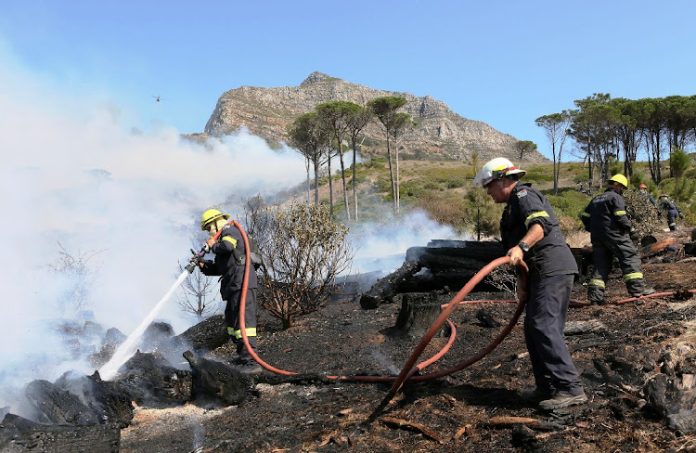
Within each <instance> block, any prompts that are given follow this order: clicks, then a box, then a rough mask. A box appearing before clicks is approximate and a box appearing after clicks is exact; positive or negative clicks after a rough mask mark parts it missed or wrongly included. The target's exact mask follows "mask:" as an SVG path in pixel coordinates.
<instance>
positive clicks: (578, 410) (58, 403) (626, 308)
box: [0, 233, 696, 452]
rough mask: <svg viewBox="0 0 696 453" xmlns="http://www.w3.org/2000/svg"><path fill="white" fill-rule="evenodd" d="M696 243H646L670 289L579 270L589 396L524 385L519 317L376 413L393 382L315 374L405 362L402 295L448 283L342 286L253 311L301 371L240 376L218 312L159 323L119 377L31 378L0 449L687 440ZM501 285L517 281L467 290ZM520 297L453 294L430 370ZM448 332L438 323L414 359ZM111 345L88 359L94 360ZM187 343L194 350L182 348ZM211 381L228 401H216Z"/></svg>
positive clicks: (579, 444)
mask: <svg viewBox="0 0 696 453" xmlns="http://www.w3.org/2000/svg"><path fill="white" fill-rule="evenodd" d="M689 244H690V245H689ZM685 245H686V246H685ZM693 245H694V242H693V238H689V237H688V236H687V235H686V234H685V233H667V234H662V235H658V236H657V237H655V238H654V241H652V242H651V243H650V244H649V245H648V246H646V248H644V264H643V271H644V273H645V275H646V278H647V280H648V283H650V284H651V285H653V286H654V287H655V288H656V290H657V291H658V292H664V291H679V294H678V295H676V296H675V295H668V296H664V297H660V298H647V299H642V300H639V301H636V302H629V303H625V304H621V305H615V304H608V305H604V306H596V305H595V306H591V305H587V304H586V302H587V301H586V296H585V288H584V286H583V282H584V281H585V280H586V279H587V276H583V277H581V278H580V279H579V280H578V282H577V283H576V286H575V289H574V293H573V296H572V298H573V302H574V303H573V305H574V307H573V308H571V309H570V312H569V315H568V325H567V329H566V330H567V342H568V345H569V348H570V350H571V352H572V355H573V358H574V360H575V363H576V365H577V367H578V368H579V370H580V371H581V374H582V379H583V383H584V385H585V388H586V392H587V393H588V396H589V398H590V401H589V403H588V404H586V405H584V406H578V407H572V408H569V409H565V410H561V411H557V412H553V413H547V412H542V411H539V410H538V409H536V408H535V407H534V406H532V405H530V404H527V403H525V402H524V401H523V400H522V399H520V398H519V397H518V396H517V394H516V391H517V390H519V389H523V388H526V387H529V386H530V385H532V382H533V380H532V376H531V366H530V364H529V359H528V356H527V353H526V347H525V345H524V339H523V334H522V330H521V322H519V323H518V325H517V326H516V327H515V329H514V330H513V331H512V333H511V334H510V336H509V337H507V338H506V339H505V340H504V341H503V343H502V344H501V345H500V346H499V347H498V348H497V349H495V350H494V351H493V352H492V353H491V354H489V355H487V356H486V357H484V358H483V359H482V360H481V361H480V362H478V363H476V364H474V365H473V366H471V367H469V368H467V369H465V370H463V371H461V372H458V373H455V374H453V375H450V376H448V377H446V378H442V379H438V380H433V381H429V382H424V383H419V384H409V385H407V386H406V387H405V389H404V392H403V393H401V394H399V395H398V396H397V397H396V398H394V400H393V401H392V402H391V403H390V404H389V405H387V406H386V407H385V408H384V409H383V410H382V411H380V412H379V413H376V412H375V409H376V408H377V407H378V406H379V405H380V402H381V401H382V400H383V398H384V396H385V394H386V392H387V390H388V386H387V385H385V384H364V383H348V382H337V381H327V380H326V379H320V378H317V377H316V376H317V375H334V374H335V375H351V374H378V375H394V374H396V373H398V371H399V370H400V368H401V367H402V364H403V363H404V362H405V361H406V359H407V357H408V356H409V354H410V353H411V351H412V350H413V349H414V347H415V346H416V344H417V343H418V341H419V340H420V335H419V334H418V335H412V336H411V335H409V334H408V332H406V333H405V332H404V331H403V330H402V331H399V330H398V329H394V326H395V324H396V322H397V317H398V314H399V311H400V309H401V308H402V303H401V302H402V301H404V300H406V299H409V300H413V299H418V297H421V298H423V299H424V300H427V302H428V303H431V304H432V303H433V302H434V306H435V307H438V306H439V304H441V303H446V302H448V301H449V300H450V299H451V298H452V297H453V296H454V293H452V292H446V291H442V290H436V291H432V292H429V293H420V296H418V295H416V293H410V294H409V297H408V298H406V297H404V294H400V295H397V296H396V297H392V298H390V299H393V302H392V303H383V304H381V305H378V306H377V308H374V309H363V308H361V304H360V303H359V301H358V297H356V296H355V295H344V296H345V297H343V298H340V299H339V300H335V301H333V302H330V303H329V304H328V305H327V306H326V307H324V308H322V309H321V310H319V311H318V312H315V313H313V314H311V315H308V316H305V317H302V318H299V319H298V320H297V322H296V323H295V325H294V326H293V327H292V328H290V329H287V330H281V329H280V325H279V323H278V322H277V321H276V320H274V319H272V318H270V317H268V315H267V314H265V313H264V312H262V315H261V317H260V320H259V321H260V323H259V324H260V325H259V335H260V339H259V349H258V352H259V354H260V355H261V357H262V358H263V359H264V360H266V361H267V362H269V363H270V364H272V365H274V366H276V367H279V368H283V369H287V370H291V371H297V372H300V373H305V374H308V375H310V376H306V377H305V376H303V377H301V378H285V377H278V376H276V375H272V374H270V373H265V372H264V373H263V374H262V375H260V376H259V377H258V378H257V380H256V381H255V382H249V379H248V376H241V375H239V372H238V371H237V370H236V369H234V368H232V367H229V366H226V365H225V366H220V365H219V363H220V362H227V361H228V360H229V359H230V358H232V357H233V347H232V346H231V345H230V344H223V343H224V341H225V336H224V331H223V330H222V328H221V327H222V326H221V319H220V317H213V318H209V319H208V320H206V321H204V322H202V323H201V324H199V325H197V326H195V327H194V328H192V329H190V330H189V331H187V332H184V333H182V334H181V335H179V336H173V332H171V328H170V327H168V326H167V325H164V324H161V323H160V324H153V326H151V329H149V330H148V332H149V333H150V334H151V335H146V337H148V338H146V339H147V340H148V341H146V342H145V343H143V344H146V343H151V346H148V347H146V349H147V350H150V349H151V350H152V351H153V352H152V353H150V352H147V351H146V350H143V352H144V353H138V354H136V355H135V356H134V357H133V358H131V360H129V362H128V363H127V364H126V365H124V367H123V368H122V369H121V370H120V372H119V376H118V378H117V379H116V380H115V381H114V382H109V383H104V382H102V381H101V380H100V379H99V377H98V376H97V375H95V376H90V377H84V376H82V377H80V376H77V377H74V376H68V375H66V376H63V377H61V379H59V380H58V381H56V382H55V383H50V382H47V381H34V382H33V383H31V384H30V385H28V386H27V389H31V390H32V391H31V392H29V393H30V394H31V395H28V396H33V401H34V402H35V403H36V409H37V412H39V413H41V419H37V420H34V422H39V424H38V425H37V424H35V423H32V422H29V421H25V420H22V419H17V418H16V416H12V414H8V415H7V416H5V418H4V420H3V423H2V426H0V450H2V451H8V452H25V451H123V452H150V451H168V452H218V451H223V452H224V451H230V452H233V451H242V450H244V451H259V452H274V451H275V452H284V451H287V452H295V451H297V452H301V451H360V452H363V451H364V452H372V451H375V452H376V451H380V452H381V451H403V450H410V451H486V450H491V451H554V452H556V451H558V452H571V451H572V452H575V451H586V452H594V451H596V452H604V451H646V452H647V451H672V452H683V451H696V417H695V416H694V414H695V413H696V412H695V409H696V382H695V376H696V298H694V297H692V296H693V295H692V294H691V293H689V292H688V291H686V290H689V289H695V288H696V259H695V258H694V257H689V256H688V253H685V251H686V250H691V252H690V253H691V254H692V255H693ZM689 247H691V248H689ZM579 256H582V254H580V255H579ZM388 278H389V277H387V279H388ZM392 280H393V279H392ZM387 281H388V280H387ZM608 292H609V299H610V300H613V301H618V300H621V299H623V298H626V297H627V294H626V290H625V288H624V285H623V282H622V279H621V275H619V273H618V271H617V272H615V273H614V274H613V275H612V279H611V281H610V283H609V285H608ZM501 297H503V298H506V297H510V294H507V293H505V292H485V293H482V292H479V293H474V294H472V298H475V299H493V298H501ZM514 310H515V305H512V304H480V305H471V306H461V307H460V308H459V309H458V310H457V311H456V312H455V313H454V314H453V316H452V317H451V320H452V321H453V322H454V324H455V325H456V327H457V337H456V342H455V344H454V345H453V347H452V348H451V350H450V352H449V353H448V354H447V355H446V356H445V357H444V358H443V359H442V360H441V361H440V362H437V363H436V364H435V365H433V366H432V367H431V368H428V369H427V370H426V372H430V370H431V369H432V370H437V369H439V368H442V367H444V368H447V367H449V366H452V365H454V364H455V363H458V362H460V361H462V360H464V359H466V358H469V357H471V356H473V355H474V354H476V353H477V352H478V351H479V350H481V349H482V348H484V347H485V346H486V345H488V343H489V342H490V341H491V339H492V338H493V337H495V336H496V335H497V334H498V332H499V331H500V330H501V329H502V327H499V325H500V324H502V325H504V324H505V323H506V322H507V321H508V320H509V319H510V318H511V316H512V314H513V312H514ZM107 337H108V335H107ZM106 339H107V338H105V340H106ZM446 341H447V338H445V337H436V338H435V339H434V340H433V341H432V343H431V344H430V345H429V346H428V348H427V349H426V351H425V353H424V354H423V356H422V357H421V360H424V359H425V358H426V357H429V356H431V355H432V354H434V353H435V352H437V351H438V350H439V348H440V347H442V346H443V345H444V344H445V342H446ZM109 344H110V343H109ZM196 345H197V346H196ZM205 345H207V346H206V347H207V349H208V352H202V349H201V347H203V346H205ZM213 345H214V346H213ZM220 345H222V346H220ZM113 347H114V345H112V344H110V346H109V347H106V348H104V349H103V350H102V353H101V354H97V355H96V356H95V357H94V360H95V361H96V362H98V363H103V362H104V361H105V360H107V359H108V356H109V355H110V354H111V353H112V352H113ZM197 348H198V349H197ZM186 349H194V350H196V354H194V355H191V354H189V355H188V358H187V359H186V360H184V358H183V357H181V353H182V351H184V350H186ZM206 359H207V360H213V361H214V362H208V361H206ZM187 361H188V364H190V366H191V368H189V367H188V364H187ZM97 366H98V365H97ZM202 373H203V374H202ZM205 373H208V374H205ZM204 374H205V379H203V378H201V376H203V375H204ZM197 376H198V377H197ZM312 376H314V377H312ZM221 382H222V383H223V384H224V383H226V384H225V385H226V387H225V385H222V384H220V383H221ZM253 384H255V385H253ZM221 385H222V386H221ZM223 387H224V388H223ZM78 388H79V389H80V390H79V391H76V389H78ZM211 389H212V393H211V394H207V395H204V396H208V397H210V396H211V395H212V400H211V399H210V398H208V399H202V398H197V397H196V393H197V392H198V393H200V394H201V395H202V392H205V391H210V390H211ZM218 393H222V394H223V396H224V397H225V399H224V401H222V400H220V399H219V398H217V401H216V395H217V394H218ZM201 395H198V396H201ZM192 401H193V402H192Z"/></svg>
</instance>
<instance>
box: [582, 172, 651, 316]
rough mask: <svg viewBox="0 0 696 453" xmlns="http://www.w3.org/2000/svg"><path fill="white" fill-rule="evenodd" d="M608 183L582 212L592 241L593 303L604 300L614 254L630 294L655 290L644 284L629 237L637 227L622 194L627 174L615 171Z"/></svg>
mask: <svg viewBox="0 0 696 453" xmlns="http://www.w3.org/2000/svg"><path fill="white" fill-rule="evenodd" d="M607 183H608V187H607V189H606V191H605V192H604V193H603V194H601V195H597V196H596V197H594V198H593V199H592V201H590V204H588V205H587V207H586V208H585V211H584V212H583V213H582V214H581V219H582V223H583V224H584V225H585V229H586V230H587V231H589V232H590V239H591V240H592V259H593V262H594V266H595V270H594V275H593V276H592V279H591V280H590V282H589V285H588V287H587V297H588V299H589V300H590V302H592V303H594V304H603V303H604V292H605V289H606V283H607V280H608V279H609V272H610V271H611V264H612V261H613V259H614V257H616V258H618V260H619V266H621V272H622V273H623V279H624V283H625V284H626V289H627V290H628V292H629V294H631V296H643V295H647V294H652V293H654V292H655V290H654V289H652V288H649V287H647V286H646V285H645V280H644V278H643V273H642V272H641V270H640V256H639V255H638V251H637V250H636V246H635V245H634V244H633V241H631V237H630V234H631V233H632V232H633V231H634V230H633V229H632V226H631V221H630V220H629V218H628V215H627V214H626V206H625V203H624V199H623V196H622V195H621V194H622V193H623V191H624V190H625V189H627V188H628V180H627V179H626V177H625V176H624V175H621V174H616V175H614V176H612V177H611V178H609V180H608V181H607Z"/></svg>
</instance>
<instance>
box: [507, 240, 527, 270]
mask: <svg viewBox="0 0 696 453" xmlns="http://www.w3.org/2000/svg"><path fill="white" fill-rule="evenodd" d="M507 256H509V257H510V264H512V265H513V266H517V265H518V264H519V263H520V261H522V260H523V259H524V252H523V251H522V249H521V248H520V246H519V245H516V246H514V247H513V248H511V249H510V250H508V251H507Z"/></svg>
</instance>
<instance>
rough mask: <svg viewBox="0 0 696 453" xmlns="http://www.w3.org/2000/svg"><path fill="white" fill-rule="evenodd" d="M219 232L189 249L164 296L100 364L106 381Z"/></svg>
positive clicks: (113, 375) (111, 377)
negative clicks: (184, 261) (186, 258)
mask: <svg viewBox="0 0 696 453" xmlns="http://www.w3.org/2000/svg"><path fill="white" fill-rule="evenodd" d="M220 233H222V229H221V230H220V231H218V232H217V233H215V234H214V235H213V236H212V238H211V239H209V240H208V242H206V243H205V244H204V245H203V246H202V247H201V249H200V250H199V251H198V252H196V251H195V250H191V253H192V254H193V256H192V257H191V259H190V260H189V263H188V264H187V265H186V266H185V267H184V270H183V271H182V272H181V275H179V277H178V278H177V279H176V281H175V282H174V284H173V285H172V286H171V288H169V290H168V291H167V292H166V293H165V294H164V296H162V298H161V299H160V300H159V302H157V304H156V305H155V306H154V307H153V308H152V310H150V313H148V315H147V316H146V317H145V319H143V320H142V322H141V323H140V324H139V325H138V327H137V328H136V329H135V330H134V331H133V332H132V333H131V334H130V335H128V338H126V341H124V342H123V343H121V345H120V346H119V347H118V348H117V349H116V351H115V352H114V355H113V356H111V359H109V361H108V362H106V363H105V364H104V365H102V367H101V368H99V375H100V376H101V378H102V379H104V380H105V381H108V380H111V379H113V378H115V377H116V374H117V373H118V370H119V368H121V366H122V365H123V364H124V363H126V361H128V359H130V358H131V357H132V356H133V354H135V351H136V350H137V346H138V342H139V341H140V338H141V337H142V336H143V334H144V333H145V330H146V329H147V328H148V326H149V325H150V324H152V321H154V320H155V317H157V315H158V314H159V313H160V311H162V309H163V308H164V306H165V305H166V304H167V301H168V300H169V299H170V298H171V297H172V295H173V294H174V291H176V290H177V288H179V286H181V284H182V283H183V282H184V281H185V280H186V278H187V277H188V276H189V275H190V274H192V273H193V271H194V270H196V268H197V267H198V263H199V262H200V261H201V260H202V259H203V257H204V256H205V254H206V253H208V252H209V251H210V245H209V244H211V243H214V242H215V241H217V240H218V238H219V237H220Z"/></svg>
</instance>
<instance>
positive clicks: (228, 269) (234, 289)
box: [199, 209, 260, 370]
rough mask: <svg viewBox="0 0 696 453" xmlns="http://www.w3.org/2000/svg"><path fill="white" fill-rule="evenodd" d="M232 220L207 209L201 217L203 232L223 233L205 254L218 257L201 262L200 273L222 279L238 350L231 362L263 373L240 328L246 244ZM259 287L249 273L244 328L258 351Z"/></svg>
mask: <svg viewBox="0 0 696 453" xmlns="http://www.w3.org/2000/svg"><path fill="white" fill-rule="evenodd" d="M229 218H230V216H229V215H228V214H223V213H222V212H220V211H219V210H217V209H208V210H207V211H205V212H204V213H203V214H202V215H201V229H202V230H203V231H207V232H208V233H209V234H210V235H211V236H213V235H214V234H215V233H217V232H218V231H222V232H221V233H220V236H219V237H218V239H217V240H216V241H213V238H212V237H211V238H210V239H209V240H208V242H207V243H206V249H207V250H206V251H210V252H212V253H213V254H214V255H215V259H214V260H213V261H210V260H203V261H201V262H199V266H200V268H201V272H203V273H204V274H205V275H209V276H218V275H219V276H220V295H221V296H222V299H223V300H224V301H225V302H226V306H225V324H226V326H227V334H228V335H229V336H230V339H231V340H232V342H234V344H235V345H236V347H237V357H236V358H235V359H234V360H233V361H232V363H235V364H237V365H243V366H247V367H250V368H254V369H257V368H258V370H260V367H258V365H257V364H256V362H254V360H253V359H252V357H251V355H250V354H249V352H248V351H247V350H246V348H245V347H244V342H243V341H242V331H241V330H240V329H241V327H240V324H239V302H240V298H241V295H242V282H243V280H244V263H245V258H246V256H245V255H246V250H245V247H244V240H243V238H242V235H241V233H240V232H239V230H238V229H237V228H236V227H234V226H233V225H229V224H228V223H227V219H229ZM257 287H258V284H257V279H256V272H255V271H254V270H253V269H250V271H249V284H248V287H247V293H246V310H245V317H244V321H245V327H246V335H247V338H248V339H249V344H250V345H251V347H252V348H253V349H256V288H257Z"/></svg>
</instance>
